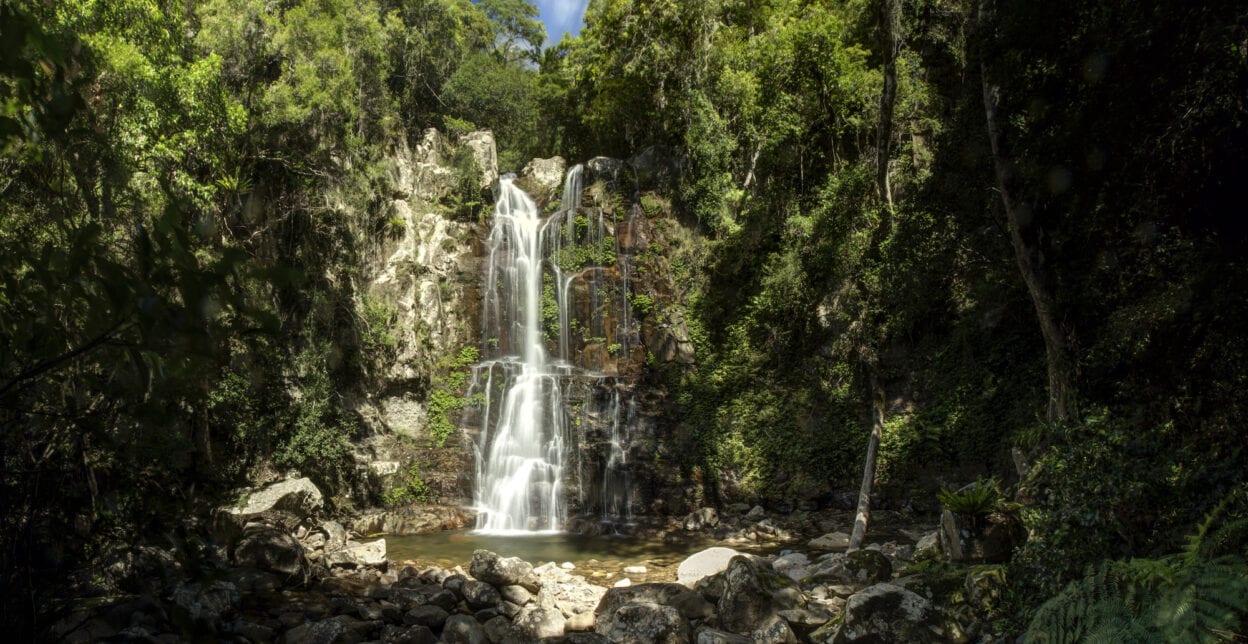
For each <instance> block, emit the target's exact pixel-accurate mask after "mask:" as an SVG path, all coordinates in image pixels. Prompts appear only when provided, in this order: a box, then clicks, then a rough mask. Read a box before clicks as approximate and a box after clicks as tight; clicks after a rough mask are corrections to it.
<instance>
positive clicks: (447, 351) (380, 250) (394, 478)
mask: <svg viewBox="0 0 1248 644" xmlns="http://www.w3.org/2000/svg"><path fill="white" fill-rule="evenodd" d="M459 146H461V147H462V146H468V148H469V149H470V150H471V154H472V156H473V157H474V158H476V159H477V161H478V165H479V166H480V168H481V175H480V177H479V179H478V180H477V181H476V183H477V184H478V185H479V186H481V187H482V188H484V187H488V186H489V185H491V183H492V182H493V181H495V180H496V179H497V177H498V168H497V160H496V154H495V151H494V144H493V135H492V134H490V133H488V132H480V133H473V134H469V135H467V136H466V137H464V139H463V140H461V141H460V142H459ZM454 147H455V146H453V145H452V144H451V143H450V142H449V141H447V140H446V139H445V138H444V137H442V135H440V134H438V133H437V132H436V131H434V130H428V131H426V132H425V133H424V136H423V138H422V139H421V140H420V141H419V142H417V143H416V144H415V146H414V147H411V148H409V147H408V145H407V143H406V141H403V140H400V141H399V142H398V143H396V145H395V146H394V149H393V150H392V151H391V152H390V156H389V158H388V162H389V164H390V166H391V171H390V179H391V185H390V190H389V191H388V194H387V195H385V196H386V197H387V198H388V199H389V203H388V204H387V205H386V206H385V209H386V212H385V213H384V214H385V220H384V222H385V223H384V229H383V230H381V231H380V233H381V234H371V235H370V238H369V244H368V246H369V252H368V253H367V254H366V257H365V260H366V263H365V265H364V266H363V267H362V269H363V271H362V277H363V283H362V284H360V288H358V291H359V292H360V294H361V297H360V300H359V303H358V304H357V310H358V313H359V315H360V317H361V318H363V319H365V320H369V328H370V329H371V330H374V331H375V332H377V333H379V334H381V333H384V334H385V336H386V338H388V340H389V342H391V343H392V347H393V348H392V350H391V351H389V352H387V355H386V357H385V358H384V359H383V362H382V363H380V364H378V365H377V367H376V371H377V375H378V376H379V378H378V379H377V380H378V385H379V386H378V389H377V390H376V392H375V395H374V396H370V397H369V399H368V400H367V401H362V402H361V404H360V407H359V408H358V410H357V411H358V412H359V414H360V416H361V418H362V419H363V420H364V422H365V423H366V424H367V425H368V426H369V428H370V429H371V430H372V432H371V433H372V434H373V435H372V436H371V437H370V438H369V439H366V440H363V441H359V442H357V443H356V445H355V447H356V449H355V457H356V461H357V463H359V467H360V468H361V469H365V468H367V469H369V470H371V471H372V472H373V473H374V474H375V475H376V476H378V477H380V478H381V479H382V480H383V481H386V480H389V481H391V482H392V484H401V481H400V480H399V479H400V477H403V476H404V475H406V473H407V471H408V468H409V466H410V465H411V463H413V462H418V463H421V464H422V467H421V470H422V472H423V480H424V482H425V484H426V486H427V489H428V490H429V492H430V496H431V497H432V498H433V499H436V500H440V501H442V502H444V503H447V504H449V505H466V504H467V503H468V502H469V499H471V498H472V490H471V476H468V475H464V474H463V473H464V472H470V471H471V470H472V454H471V452H470V451H469V450H467V449H466V447H467V446H466V445H462V444H461V443H460V441H458V440H451V441H447V444H446V446H445V447H444V448H437V449H413V448H411V447H410V445H411V442H410V441H408V442H402V441H399V440H397V439H396V438H395V435H397V436H399V437H406V438H411V439H417V440H422V439H427V438H429V435H428V427H429V422H430V417H429V405H428V397H429V395H430V391H429V389H430V385H431V383H432V382H433V380H434V378H435V376H436V371H437V369H436V365H437V364H438V363H439V361H440V360H444V359H445V358H447V357H448V356H450V357H453V356H455V355H457V353H458V352H459V351H460V350H461V349H462V348H464V347H466V346H473V345H475V344H476V343H477V342H478V340H479V337H478V333H477V328H476V327H477V322H478V320H479V317H480V316H479V315H478V314H477V311H478V310H479V306H480V296H479V289H480V275H481V268H480V260H479V259H478V257H477V256H476V249H477V243H478V237H479V235H480V230H479V229H478V228H477V226H476V225H475V224H474V223H472V222H470V221H465V220H461V219H457V218H456V217H455V216H454V215H453V214H452V213H451V212H449V211H448V209H447V208H446V207H445V206H444V205H443V200H444V199H445V198H446V197H447V196H448V195H450V194H451V192H452V191H453V190H454V189H455V188H456V186H457V185H458V182H459V180H460V178H459V176H458V174H457V172H456V170H454V168H452V166H451V164H452V160H453V159H454V157H455V149H454ZM378 318H383V319H385V318H388V320H389V322H388V323H386V324H385V327H384V328H378V327H379V326H380V325H381V324H382V323H380V322H378V321H377V320H378ZM450 393H452V394H453V395H456V396H459V395H462V394H463V392H460V391H455V392H450ZM453 421H454V419H452V422H453ZM417 530H419V528H414V529H412V530H405V531H404V532H414V531H417Z"/></svg>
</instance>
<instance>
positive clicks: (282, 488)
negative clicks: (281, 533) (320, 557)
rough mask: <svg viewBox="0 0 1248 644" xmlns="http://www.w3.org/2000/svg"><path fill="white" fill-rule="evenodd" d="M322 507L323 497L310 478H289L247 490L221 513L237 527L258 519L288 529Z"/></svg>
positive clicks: (292, 529)
mask: <svg viewBox="0 0 1248 644" xmlns="http://www.w3.org/2000/svg"><path fill="white" fill-rule="evenodd" d="M324 506H325V497H324V496H323V495H322V494H321V491H320V490H319V489H317V487H316V485H314V484H313V483H312V481H311V480H310V479H307V478H290V479H286V480H285V481H280V482H278V483H274V484H272V485H268V486H265V487H262V488H259V489H255V490H251V491H250V492H247V493H246V494H245V495H244V496H243V499H242V501H241V502H240V503H239V504H237V505H235V506H234V507H231V508H227V509H226V512H225V514H226V516H228V517H229V519H230V520H231V521H233V522H234V524H235V525H237V526H238V527H240V528H241V527H243V526H245V525H247V524H248V523H250V522H253V521H260V522H263V523H267V524H269V525H272V526H276V527H278V528H281V529H283V530H286V531H287V532H291V531H294V529H295V527H296V526H298V525H299V524H300V523H303V521H304V520H305V519H307V518H308V517H310V516H312V515H313V514H315V513H316V512H317V511H319V510H320V509H321V508H322V507H324Z"/></svg>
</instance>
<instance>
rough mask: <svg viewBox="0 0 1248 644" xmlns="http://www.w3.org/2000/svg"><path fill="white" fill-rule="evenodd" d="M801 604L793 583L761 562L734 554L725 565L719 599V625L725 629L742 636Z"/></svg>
mask: <svg viewBox="0 0 1248 644" xmlns="http://www.w3.org/2000/svg"><path fill="white" fill-rule="evenodd" d="M802 605H803V600H802V596H801V591H800V590H798V588H797V586H796V584H794V583H793V580H791V579H789V578H788V577H785V576H783V575H778V574H776V572H775V571H774V570H772V569H771V567H770V566H768V565H766V563H765V562H763V561H762V560H759V559H757V558H753V557H749V556H746V555H738V556H736V557H733V558H732V561H730V562H729V563H728V569H727V570H726V571H724V593H723V596H721V597H720V598H719V623H720V627H722V628H724V629H725V630H728V631H731V632H733V633H738V634H741V635H746V634H749V633H751V632H753V631H755V630H757V629H759V628H762V627H763V626H765V625H766V624H767V623H769V622H770V621H771V618H772V617H774V616H777V614H778V611H780V610H786V609H792V608H801V607H802Z"/></svg>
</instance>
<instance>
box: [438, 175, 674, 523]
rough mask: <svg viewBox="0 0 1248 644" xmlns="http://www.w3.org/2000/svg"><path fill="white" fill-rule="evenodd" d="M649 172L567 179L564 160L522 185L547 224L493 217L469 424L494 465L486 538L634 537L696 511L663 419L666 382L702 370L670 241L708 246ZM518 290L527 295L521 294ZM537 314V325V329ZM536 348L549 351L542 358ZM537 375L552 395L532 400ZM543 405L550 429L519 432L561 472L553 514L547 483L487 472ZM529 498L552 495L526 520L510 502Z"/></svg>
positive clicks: (482, 479)
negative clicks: (521, 532)
mask: <svg viewBox="0 0 1248 644" xmlns="http://www.w3.org/2000/svg"><path fill="white" fill-rule="evenodd" d="M640 170H641V171H639V169H638V168H637V167H636V165H635V164H634V163H630V162H624V161H620V160H616V159H607V158H596V159H592V160H590V161H588V162H586V163H584V164H582V165H578V166H572V167H570V168H569V167H567V164H566V163H565V162H564V161H563V160H562V159H559V158H554V159H535V160H534V161H533V162H531V163H530V164H528V166H526V168H525V170H524V172H523V173H522V175H521V176H520V177H518V178H517V179H516V180H515V181H514V182H513V184H512V185H514V186H515V187H517V188H521V189H522V190H524V191H525V192H527V194H528V195H529V196H531V197H532V199H533V201H534V202H535V203H534V204H533V205H532V208H535V209H536V210H537V211H538V212H540V213H541V214H540V215H539V216H536V217H535V216H534V214H533V213H532V212H528V211H527V210H526V212H527V214H526V215H525V216H526V217H527V218H528V219H529V221H530V223H529V224H527V226H528V228H525V229H524V230H519V229H517V226H518V225H519V224H516V223H514V222H511V221H509V220H510V219H511V218H512V217H513V216H515V210H514V208H513V207H512V206H511V205H508V206H505V207H504V212H503V213H502V214H501V215H499V216H501V217H503V218H504V219H503V220H501V221H500V220H498V219H496V223H495V226H496V228H495V231H494V233H492V235H491V237H490V240H489V249H488V251H487V252H488V258H487V260H486V267H485V276H484V282H483V291H482V294H483V317H482V320H483V323H484V326H483V328H482V349H481V355H482V358H483V360H482V362H481V363H480V364H479V365H478V366H477V368H476V369H475V370H474V375H473V387H472V390H471V392H470V396H472V397H473V399H474V401H475V402H474V405H472V406H471V407H470V408H468V409H467V410H466V413H465V415H464V417H463V423H462V427H463V428H464V431H465V434H466V435H467V436H468V437H469V439H470V440H471V441H472V444H473V445H474V446H475V449H476V451H477V452H478V453H479V454H482V455H483V457H482V458H481V459H479V460H478V468H477V472H476V479H477V480H478V482H479V484H478V488H477V490H476V493H477V494H476V505H478V506H479V507H483V508H485V509H486V510H487V513H488V514H490V515H491V518H489V519H486V520H485V522H484V524H481V525H479V527H482V528H489V529H516V528H520V529H524V528H525V527H529V528H532V527H533V526H525V525H523V524H524V523H525V522H526V521H528V522H529V523H536V524H538V525H539V526H548V525H549V523H550V521H551V520H552V517H554V520H555V522H556V523H559V524H560V525H561V526H562V527H565V528H567V529H571V530H575V531H580V532H598V531H603V530H607V531H613V530H628V529H631V526H634V525H636V524H637V523H639V522H640V523H644V519H645V518H646V517H649V516H654V515H657V514H666V513H669V512H683V511H684V509H685V507H686V506H687V502H686V497H695V496H696V491H694V492H691V493H689V494H687V493H686V490H684V489H683V478H684V477H682V476H681V472H680V471H679V469H678V468H677V467H676V465H675V463H676V461H677V460H678V459H673V458H671V452H672V450H673V449H677V447H676V445H679V444H680V443H681V441H680V437H679V436H676V435H675V432H674V431H673V429H674V428H673V427H672V426H670V425H668V424H665V423H664V421H663V419H664V417H665V416H668V414H666V411H667V400H666V398H667V396H666V394H665V393H664V391H663V390H662V388H661V386H659V383H660V380H661V379H660V378H657V377H655V376H656V371H657V370H660V369H671V368H674V369H677V370H679V369H684V368H692V366H693V364H694V363H695V355H694V351H693V345H692V342H691V341H690V338H689V332H688V329H687V328H686V326H685V323H684V319H683V316H682V315H681V310H682V305H683V302H681V301H680V300H681V298H682V297H683V293H684V290H685V289H682V288H681V287H680V286H679V285H678V284H677V283H678V282H679V281H680V280H679V278H678V277H677V275H676V274H675V273H674V272H673V271H672V269H671V266H670V264H669V263H668V261H667V259H666V255H667V252H666V251H667V249H668V247H669V246H670V245H671V244H672V243H673V242H672V240H671V239H669V236H673V235H674V236H675V237H679V238H681V239H682V240H683V242H685V243H697V239H695V238H696V233H693V232H692V231H691V230H689V229H687V228H685V227H684V226H682V225H680V224H679V223H678V222H677V221H676V218H675V217H674V216H672V213H671V211H670V210H671V209H670V207H669V206H668V205H667V204H668V202H667V200H666V199H664V198H663V197H662V196H661V192H660V191H657V190H655V188H660V189H661V188H662V187H663V186H662V185H661V184H659V185H656V182H655V181H654V180H653V179H652V178H651V177H652V176H653V174H654V173H653V172H652V171H651V170H650V168H648V167H642V168H641V169H640ZM508 189H509V190H510V189H511V188H508ZM525 208H530V206H525ZM500 225H501V227H499V226H500ZM535 257H538V258H540V266H541V268H540V270H538V269H536V268H535V266H536V265H537V263H538V261H537V260H535V259H534V258H535ZM509 279H519V280H520V281H524V282H527V283H528V284H530V285H531V286H530V287H529V288H528V289H523V288H517V285H516V284H512V283H509V282H508V281H507V280H509ZM539 289H540V290H539ZM539 301H540V304H539V305H538V306H539V307H540V316H526V312H527V311H529V310H530V309H531V308H535V307H532V305H531V304H530V303H532V302H539ZM535 342H536V343H539V344H540V345H541V351H534V350H533V348H532V346H531V345H532V344H533V343H535ZM535 360H536V362H534V361H535ZM530 363H532V364H530ZM534 373H540V374H542V379H541V384H540V385H534V386H532V387H530V388H529V389H527V390H526V389H525V387H524V385H523V383H524V382H525V378H526V377H531V375H532V374H534ZM525 374H529V375H528V376H526V375H525ZM539 388H540V391H538V389H539ZM539 406H540V407H541V408H542V410H541V411H540V412H536V413H537V414H538V415H540V416H541V420H540V424H542V425H543V428H542V430H541V431H538V432H533V431H529V430H528V429H525V430H523V431H521V432H519V433H523V434H524V435H526V436H532V437H535V438H532V440H536V441H538V442H539V443H540V445H535V446H534V448H535V450H534V454H535V455H545V456H542V457H541V458H539V459H538V460H540V461H541V462H540V463H537V464H535V465H533V467H534V468H537V469H539V470H541V471H543V472H547V473H549V472H557V473H558V484H557V487H558V488H559V489H558V490H557V491H558V492H559V494H558V495H557V496H558V499H557V502H554V503H552V502H551V500H550V495H549V494H547V491H549V490H550V489H551V486H552V483H551V481H550V480H549V476H546V475H543V476H542V477H539V478H542V480H541V481H540V482H536V483H535V482H534V481H532V480H530V481H528V483H525V482H523V481H519V482H517V481H515V480H512V479H514V478H515V477H516V476H520V477H521V478H524V477H525V476H530V475H528V474H526V473H525V472H519V473H517V472H515V471H511V470H506V468H505V466H504V465H502V462H501V461H500V463H493V462H491V459H504V458H505V456H504V455H503V454H501V453H500V452H499V448H498V446H499V445H500V444H501V442H511V441H514V440H515V438H516V436H517V435H518V428H521V427H528V426H530V425H533V424H537V423H538V421H536V420H532V419H526V418H525V417H524V416H523V414H520V415H517V410H519V409H524V408H529V407H534V408H535V407H539ZM530 429H531V428H530ZM559 446H562V448H561V449H560V448H559ZM511 461H513V462H514V461H515V459H514V458H513V459H511ZM508 477H510V478H508ZM504 481H506V483H504ZM526 487H536V488H540V489H541V490H543V492H542V493H541V494H534V495H533V498H532V499H531V503H530V506H531V507H527V508H526V507H524V506H525V503H524V500H523V499H519V500H518V499H517V498H516V497H515V495H514V494H503V493H501V492H500V491H499V490H503V489H506V490H514V489H522V488H526ZM494 488H497V489H494ZM496 503H504V504H505V505H506V506H507V507H508V508H509V509H507V510H504V509H502V508H496V507H493V505H494V504H496ZM517 508H519V509H517ZM500 514H508V515H510V518H508V519H506V520H504V519H500V518H498V515H500Z"/></svg>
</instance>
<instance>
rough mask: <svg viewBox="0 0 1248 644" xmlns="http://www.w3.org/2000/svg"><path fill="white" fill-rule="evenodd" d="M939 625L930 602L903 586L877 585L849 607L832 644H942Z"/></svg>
mask: <svg viewBox="0 0 1248 644" xmlns="http://www.w3.org/2000/svg"><path fill="white" fill-rule="evenodd" d="M939 623H940V617H939V614H938V613H937V611H935V610H933V609H932V604H931V602H929V601H928V600H926V599H924V598H922V597H920V596H918V595H916V594H914V593H912V592H910V591H908V590H906V589H904V588H902V587H900V586H895V585H893V584H887V583H885V584H876V585H874V586H870V587H868V588H865V589H863V590H862V591H860V592H858V593H855V594H854V595H853V596H852V597H850V598H849V601H847V602H846V603H845V617H844V621H843V622H842V623H841V625H840V627H839V628H838V629H837V630H836V632H835V635H834V636H833V638H832V640H831V641H832V642H835V643H837V644H842V643H844V644H848V643H850V642H939V641H943V639H944V633H943V631H942V630H941V628H940V625H939ZM821 630H822V629H821ZM819 632H820V631H816V634H818V633H819ZM812 639H816V637H815V636H814V635H812ZM816 641H819V640H817V639H816Z"/></svg>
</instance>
